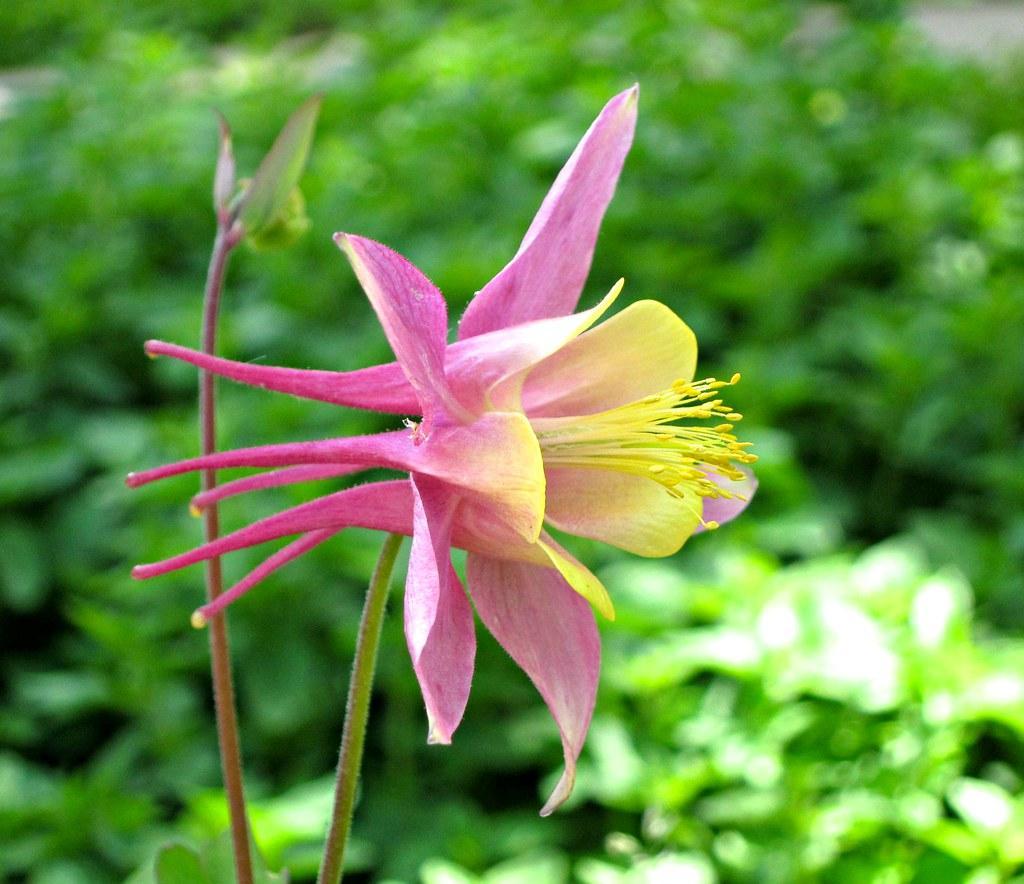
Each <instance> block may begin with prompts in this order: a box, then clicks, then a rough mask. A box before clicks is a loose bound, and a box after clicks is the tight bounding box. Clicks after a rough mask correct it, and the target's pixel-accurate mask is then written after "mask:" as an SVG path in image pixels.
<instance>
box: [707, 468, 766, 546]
mask: <svg viewBox="0 0 1024 884" xmlns="http://www.w3.org/2000/svg"><path fill="white" fill-rule="evenodd" d="M742 471H743V473H744V474H745V475H746V478H745V479H743V480H742V481H741V482H734V481H733V480H732V479H726V478H725V477H724V476H719V475H718V474H716V473H711V472H709V473H708V476H709V478H711V479H713V480H714V482H715V484H716V485H718V486H719V487H720V488H723V489H725V490H726V491H728V492H729V493H730V494H732V495H734V497H733V499H731V500H730V499H727V498H724V497H718V498H705V499H704V514H703V515H704V521H705V522H718V524H719V525H724V524H725V523H726V522H729V521H731V520H732V519H735V518H736V517H737V516H738V515H739V514H740V513H742V512H743V510H745V509H746V508H747V504H748V503H750V499H751V498H752V497H753V496H754V492H755V491H757V477H756V476H754V474H753V473H752V472H751V471H750V470H748V469H746V468H743V470H742ZM704 530H705V528H704V527H703V526H702V525H701V526H698V528H697V531H704Z"/></svg>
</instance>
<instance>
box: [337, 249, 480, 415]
mask: <svg viewBox="0 0 1024 884" xmlns="http://www.w3.org/2000/svg"><path fill="white" fill-rule="evenodd" d="M334 241H335V242H336V243H337V244H338V246H339V248H341V249H342V251H344V252H345V254H346V255H347V256H348V259H349V261H350V262H351V263H352V269H353V270H355V272H356V276H358V277H359V282H360V283H362V286H363V290H364V291H365V292H366V296H367V298H369V300H370V304H371V305H372V306H373V309H374V310H375V311H376V313H377V318H378V319H379V320H380V324H381V325H382V326H383V328H384V334H385V335H387V339H388V342H389V343H390V344H391V349H392V350H394V351H395V356H396V357H397V358H398V364H399V365H401V366H402V371H404V372H405V376H406V377H407V378H408V379H409V383H410V384H411V385H412V387H413V389H414V390H415V391H416V396H417V398H418V399H419V401H420V404H421V406H422V409H421V412H422V414H423V420H424V423H425V424H427V425H428V426H429V425H431V424H432V423H433V420H434V418H435V417H440V416H447V417H450V418H451V419H453V420H459V421H461V422H463V423H468V422H469V420H470V419H471V418H470V416H469V415H468V414H467V413H466V412H465V409H463V408H462V406H461V405H459V403H458V402H457V401H456V399H455V398H454V396H452V393H451V391H450V390H449V388H448V382H447V380H446V379H445V374H444V357H445V348H446V347H447V345H448V308H447V305H446V304H445V301H444V296H443V295H442V294H441V292H440V291H438V289H437V288H436V287H435V286H434V284H433V283H432V282H431V281H430V280H429V279H427V277H426V276H424V275H423V273H421V272H420V270H419V269H418V268H416V267H415V266H414V265H413V264H412V263H410V262H409V261H407V260H406V259H405V258H403V257H402V256H401V255H399V254H398V253H397V252H394V251H392V250H391V249H389V248H388V247H387V246H384V245H381V244H380V243H378V242H374V241H373V240H372V239H363V238H362V237H360V236H352V235H350V234H344V233H336V234H335V235H334ZM424 433H426V429H425V430H424Z"/></svg>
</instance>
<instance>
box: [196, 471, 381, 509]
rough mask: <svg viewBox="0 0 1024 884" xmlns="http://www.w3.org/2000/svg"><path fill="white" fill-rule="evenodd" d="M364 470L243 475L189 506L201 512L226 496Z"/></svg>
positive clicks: (197, 496) (211, 491) (213, 489)
mask: <svg viewBox="0 0 1024 884" xmlns="http://www.w3.org/2000/svg"><path fill="white" fill-rule="evenodd" d="M364 469H366V467H364V466H361V465H360V464H338V465H335V464H326V465H324V466H321V465H319V464H314V465H313V466H305V467H285V468H284V469H283V470H273V471H272V472H269V473H258V474H257V475H255V476H245V477H244V478H242V479H235V480H234V481H232V482H225V483H224V484H223V485H217V486H215V487H213V488H211V489H210V490H209V491H203V492H200V493H199V494H197V495H195V497H193V498H192V502H191V506H192V508H193V509H196V510H203V509H206V507H208V506H210V505H211V504H214V503H217V502H218V501H220V500H224V499H226V498H228V497H234V496H235V495H237V494H246V493H248V492H250V491H263V490H265V489H267V488H278V487H280V486H282V485H293V484H296V483H298V482H315V481H316V480H318V479H336V478H338V477H340V476H349V475H351V474H352V473H358V472H360V471H361V470H364Z"/></svg>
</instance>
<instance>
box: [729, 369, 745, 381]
mask: <svg viewBox="0 0 1024 884" xmlns="http://www.w3.org/2000/svg"><path fill="white" fill-rule="evenodd" d="M741 377H743V375H741V374H740V373H739V372H736V374H734V375H733V376H732V377H731V378H729V383H730V384H738V383H739V382H740V378H741Z"/></svg>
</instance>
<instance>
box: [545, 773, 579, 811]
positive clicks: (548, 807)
mask: <svg viewBox="0 0 1024 884" xmlns="http://www.w3.org/2000/svg"><path fill="white" fill-rule="evenodd" d="M574 785H576V770H575V769H572V770H570V769H569V768H566V769H565V771H564V772H563V773H562V776H561V779H559V781H558V785H557V786H555V789H554V791H553V792H552V793H551V796H550V797H549V798H548V800H547V801H546V802H544V806H543V807H542V808H541V809H540V815H541V816H542V817H549V816H551V814H553V813H554V812H555V811H556V810H558V808H560V807H561V806H562V805H563V804H565V802H566V801H568V799H569V796H570V795H571V794H572V788H573V786H574Z"/></svg>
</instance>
